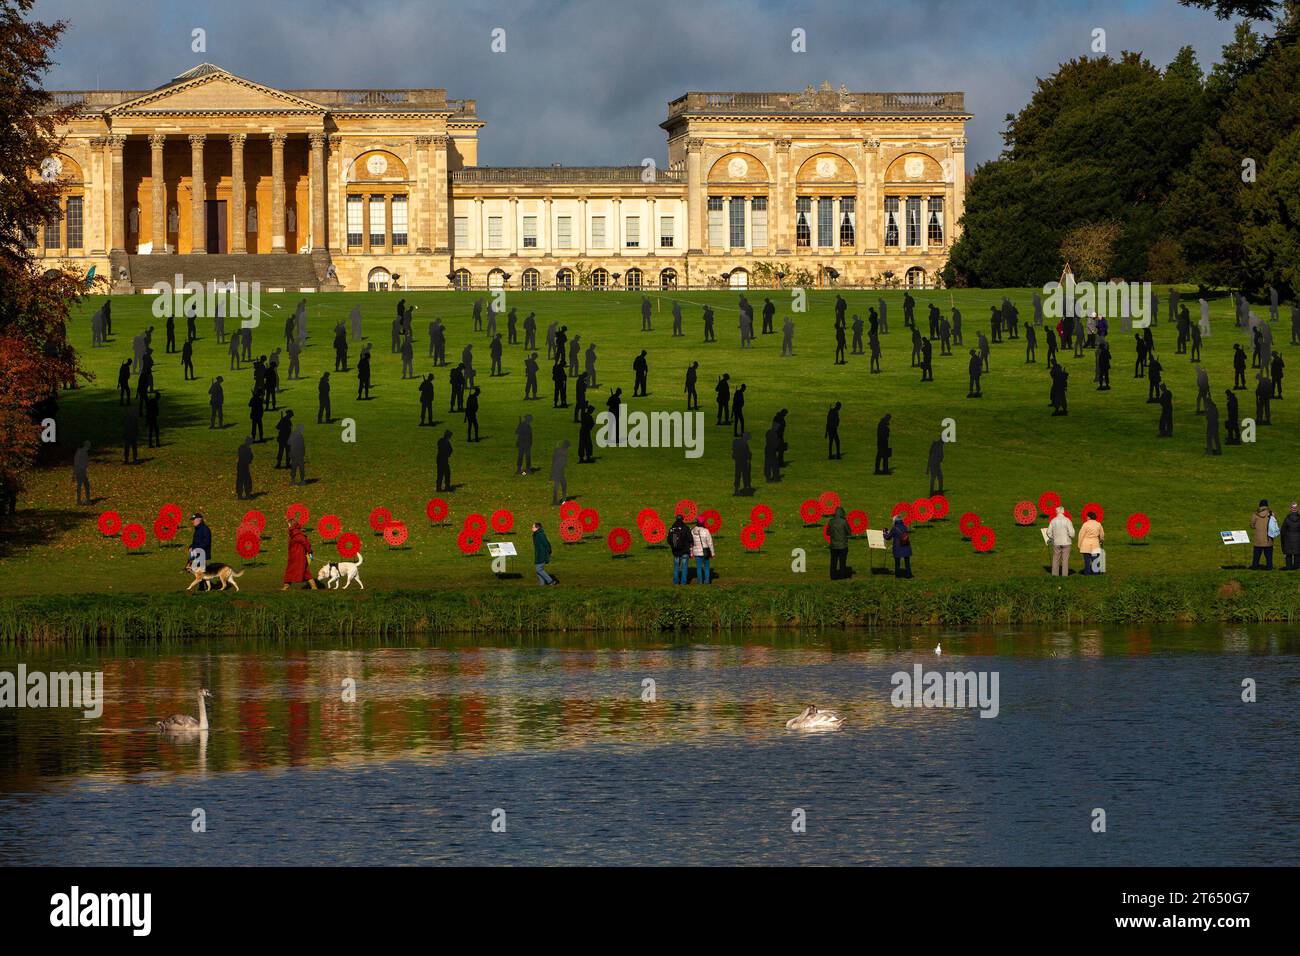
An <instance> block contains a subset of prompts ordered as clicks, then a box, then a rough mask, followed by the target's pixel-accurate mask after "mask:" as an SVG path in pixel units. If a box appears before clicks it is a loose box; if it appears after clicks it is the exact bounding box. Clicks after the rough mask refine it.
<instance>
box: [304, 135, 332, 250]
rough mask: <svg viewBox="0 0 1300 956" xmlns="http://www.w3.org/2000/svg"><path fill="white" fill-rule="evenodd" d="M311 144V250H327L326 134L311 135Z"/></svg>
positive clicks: (309, 138) (309, 137) (309, 136)
mask: <svg viewBox="0 0 1300 956" xmlns="http://www.w3.org/2000/svg"><path fill="white" fill-rule="evenodd" d="M307 138H308V140H309V141H310V142H311V248H312V251H313V252H315V251H316V250H317V249H322V250H323V249H326V248H327V246H326V241H325V134H324V133H309V134H308V136H307Z"/></svg>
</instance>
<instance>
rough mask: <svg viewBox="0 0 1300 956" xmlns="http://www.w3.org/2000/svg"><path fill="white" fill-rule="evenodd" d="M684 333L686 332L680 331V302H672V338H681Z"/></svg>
mask: <svg viewBox="0 0 1300 956" xmlns="http://www.w3.org/2000/svg"><path fill="white" fill-rule="evenodd" d="M685 334H686V333H684V332H683V331H682V304H681V303H680V302H674V303H673V338H675V339H676V338H681V337H682V336H683V335H685Z"/></svg>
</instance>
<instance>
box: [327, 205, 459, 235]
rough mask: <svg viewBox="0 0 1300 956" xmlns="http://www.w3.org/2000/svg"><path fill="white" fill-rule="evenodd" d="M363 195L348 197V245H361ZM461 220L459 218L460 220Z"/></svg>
mask: <svg viewBox="0 0 1300 956" xmlns="http://www.w3.org/2000/svg"><path fill="white" fill-rule="evenodd" d="M361 212H362V209H361V197H360V196H349V197H348V245H349V246H359V245H361V238H362V237H361ZM459 221H460V220H457V222H459Z"/></svg>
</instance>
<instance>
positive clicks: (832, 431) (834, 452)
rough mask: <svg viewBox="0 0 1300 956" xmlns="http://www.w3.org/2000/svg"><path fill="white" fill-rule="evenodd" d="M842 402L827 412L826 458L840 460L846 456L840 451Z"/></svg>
mask: <svg viewBox="0 0 1300 956" xmlns="http://www.w3.org/2000/svg"><path fill="white" fill-rule="evenodd" d="M842 407H843V406H842V404H841V403H840V402H836V403H835V404H834V405H832V406H831V407H830V408H829V409H828V410H827V411H826V457H827V458H835V459H840V458H843V457H844V455H843V454H842V453H841V449H840V409H841V408H842Z"/></svg>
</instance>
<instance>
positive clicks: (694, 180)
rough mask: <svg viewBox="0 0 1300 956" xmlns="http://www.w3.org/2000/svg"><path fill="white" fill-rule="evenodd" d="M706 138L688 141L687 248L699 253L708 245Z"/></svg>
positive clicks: (689, 250) (690, 251) (689, 251)
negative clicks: (705, 192) (705, 198)
mask: <svg viewBox="0 0 1300 956" xmlns="http://www.w3.org/2000/svg"><path fill="white" fill-rule="evenodd" d="M703 167H704V140H702V139H688V140H687V141H686V248H687V252H688V254H689V253H695V254H698V253H699V252H700V251H701V250H702V249H704V248H706V247H707V246H708V226H707V223H706V222H705V219H704V215H705V208H704V207H705V202H704V172H703Z"/></svg>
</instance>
